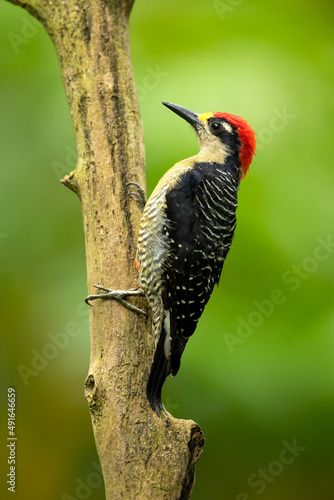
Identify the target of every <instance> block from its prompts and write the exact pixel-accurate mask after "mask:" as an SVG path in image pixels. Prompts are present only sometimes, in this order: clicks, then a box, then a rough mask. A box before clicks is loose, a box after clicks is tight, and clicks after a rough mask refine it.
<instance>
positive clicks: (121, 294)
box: [85, 285, 147, 318]
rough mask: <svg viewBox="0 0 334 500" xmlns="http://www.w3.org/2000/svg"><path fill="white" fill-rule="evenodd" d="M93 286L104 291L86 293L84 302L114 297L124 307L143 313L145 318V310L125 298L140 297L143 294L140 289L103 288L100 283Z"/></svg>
mask: <svg viewBox="0 0 334 500" xmlns="http://www.w3.org/2000/svg"><path fill="white" fill-rule="evenodd" d="M94 286H95V288H98V290H103V291H104V292H106V293H99V294H97V295H88V297H86V298H85V302H86V304H88V305H89V306H90V305H91V304H90V303H89V302H90V301H91V300H95V299H115V300H117V301H118V302H119V303H120V304H122V306H124V307H126V308H127V309H129V310H130V311H133V312H135V313H138V314H144V316H146V318H147V314H146V312H145V311H143V310H142V309H139V307H136V306H134V305H132V304H129V302H127V301H126V300H125V297H141V296H143V295H144V294H143V292H142V291H141V290H136V289H132V290H110V288H105V287H104V286H100V285H94Z"/></svg>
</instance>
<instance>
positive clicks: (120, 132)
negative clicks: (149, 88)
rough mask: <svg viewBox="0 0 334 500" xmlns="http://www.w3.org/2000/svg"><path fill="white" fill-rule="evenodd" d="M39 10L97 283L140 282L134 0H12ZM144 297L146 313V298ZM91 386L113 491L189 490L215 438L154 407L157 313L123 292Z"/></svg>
mask: <svg viewBox="0 0 334 500" xmlns="http://www.w3.org/2000/svg"><path fill="white" fill-rule="evenodd" d="M12 3H15V4H17V5H20V6H22V7H24V8H26V9H27V10H28V11H29V12H30V13H31V14H33V15H34V16H35V17H36V18H37V19H39V20H40V21H41V22H42V23H43V25H44V26H45V28H46V30H47V31H48V33H49V35H50V37H51V38H52V40H53V42H54V45H55V48H56V51H57V54H58V58H59V61H60V66H61V71H62V77H63V81H64V85H65V89H66V93H67V98H68V103H69V106H70V111H71V116H72V121H73V126H74V130H75V136H76V143H77V149H78V165H77V167H76V169H75V170H74V171H73V172H72V173H70V174H69V175H68V176H66V177H65V178H64V179H63V180H62V182H63V183H64V184H65V185H67V186H68V187H69V188H70V189H72V190H73V191H74V192H76V193H77V194H78V196H79V198H80V200H81V204H82V213H83V223H84V230H85V239H86V255H87V276H88V290H89V293H93V292H94V289H93V284H94V283H97V284H101V285H104V286H106V287H112V288H114V289H123V290H126V289H128V288H132V287H136V285H138V283H137V282H136V279H137V274H136V270H135V266H134V257H135V251H136V239H137V230H138V224H139V219H140V210H139V207H138V206H137V204H136V202H135V200H133V199H131V198H130V197H129V196H128V189H127V184H128V182H132V181H135V182H138V183H139V184H141V185H142V186H145V163H144V141H143V131H142V124H141V119H140V110H139V105H138V101H137V96H136V91H135V84H134V78H133V71H132V65H131V57H130V44H129V30H128V20H129V14H130V11H131V8H132V4H133V0H109V1H108V0H81V1H80V0H62V1H61V0H47V1H46V0H27V1H23V0H22V1H21V0H12ZM135 302H136V305H139V307H142V308H144V309H146V310H147V307H148V306H147V304H146V302H145V300H144V299H141V300H138V299H136V300H135ZM90 332H91V359H90V367H89V373H88V376H87V379H86V382H85V395H86V399H87V402H88V405H89V408H90V411H91V417H92V423H93V429H94V436H95V441H96V446H97V451H98V454H99V457H100V461H101V466H102V471H103V477H104V482H105V490H106V498H107V500H111V499H121V498H124V499H133V498H137V499H138V498H139V499H147V498H152V499H180V498H181V499H186V498H189V497H190V494H191V490H192V486H193V481H194V467H195V463H196V461H197V459H198V457H199V455H200V453H201V447H202V445H203V442H204V437H203V434H202V432H201V430H200V428H199V427H198V425H197V424H196V423H195V422H193V421H191V420H189V421H186V420H177V419H175V418H173V417H172V416H171V415H169V414H166V415H165V416H163V417H162V418H158V417H157V415H156V414H155V413H154V412H153V411H152V410H151V408H150V406H149V404H148V402H147V398H146V381H147V379H148V375H149V370H150V366H151V363H152V359H153V354H154V353H153V345H154V342H153V339H152V331H151V322H150V320H145V319H144V317H143V316H139V315H137V314H135V313H133V312H131V311H128V310H127V309H125V308H123V307H122V306H120V305H119V304H118V303H117V302H116V301H96V302H94V303H93V306H92V307H90Z"/></svg>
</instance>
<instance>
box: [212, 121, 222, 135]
mask: <svg viewBox="0 0 334 500" xmlns="http://www.w3.org/2000/svg"><path fill="white" fill-rule="evenodd" d="M221 129H222V124H221V123H220V122H218V121H217V122H216V121H215V122H212V123H211V124H210V130H211V132H212V133H213V134H219V132H220V131H221Z"/></svg>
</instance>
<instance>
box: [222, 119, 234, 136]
mask: <svg viewBox="0 0 334 500" xmlns="http://www.w3.org/2000/svg"><path fill="white" fill-rule="evenodd" d="M223 126H224V129H225V130H226V131H227V132H229V133H230V134H232V132H233V128H232V125H230V124H229V123H226V122H223Z"/></svg>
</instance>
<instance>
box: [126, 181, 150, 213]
mask: <svg viewBox="0 0 334 500" xmlns="http://www.w3.org/2000/svg"><path fill="white" fill-rule="evenodd" d="M130 186H132V187H134V188H135V189H136V192H135V191H131V192H130V193H129V195H130V196H133V197H134V198H135V199H136V201H137V203H138V204H139V206H140V208H141V210H142V211H143V210H144V207H145V205H146V201H147V200H146V195H145V191H144V189H143V188H142V187H141V185H140V184H138V183H137V182H129V183H128V184H127V187H130Z"/></svg>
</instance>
